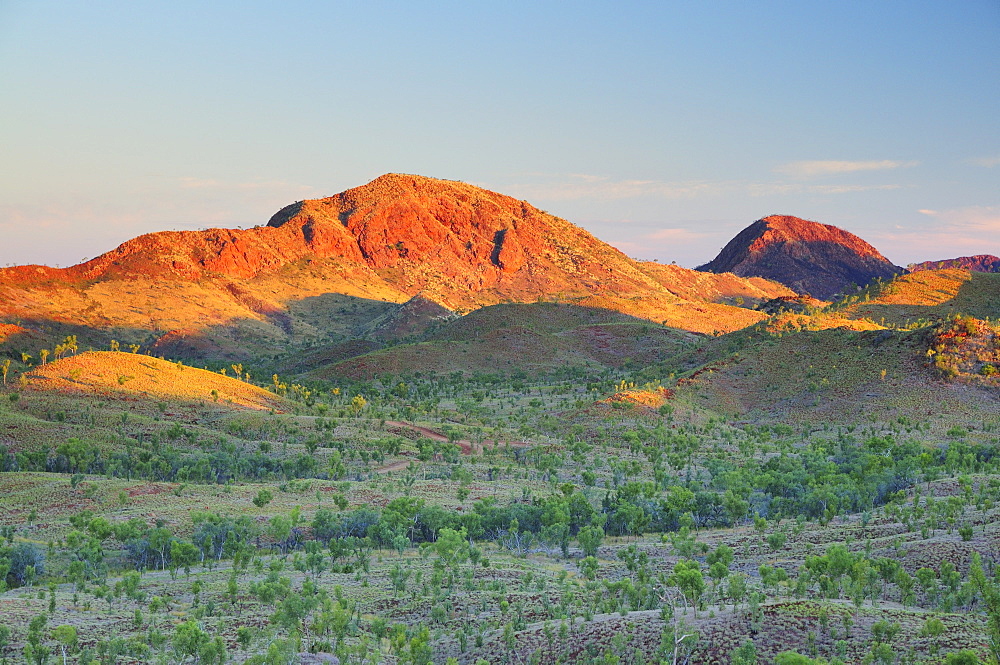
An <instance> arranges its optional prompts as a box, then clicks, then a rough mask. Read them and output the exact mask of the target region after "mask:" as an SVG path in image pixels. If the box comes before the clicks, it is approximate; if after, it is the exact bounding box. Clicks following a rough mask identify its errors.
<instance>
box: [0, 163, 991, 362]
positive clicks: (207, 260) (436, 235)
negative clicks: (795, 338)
mask: <svg viewBox="0 0 1000 665" xmlns="http://www.w3.org/2000/svg"><path fill="white" fill-rule="evenodd" d="M958 261H964V263H963V265H969V266H973V264H974V265H975V266H978V267H985V266H987V264H988V262H987V261H986V257H972V258H969V259H968V260H965V259H961V260H958ZM991 265H992V264H991ZM903 272H904V271H903V269H902V268H899V267H897V266H895V265H893V264H892V263H891V262H889V261H888V260H887V259H886V258H885V257H884V256H882V255H881V254H880V253H879V252H878V251H877V250H876V249H875V248H874V247H872V246H871V245H869V244H868V243H866V242H865V241H864V240H862V239H861V238H858V237H857V236H855V235H853V234H851V233H848V232H847V231H844V230H842V229H839V228H837V227H834V226H830V225H826V224H819V223H817V222H811V221H806V220H803V219H799V218H796V217H790V216H778V215H773V216H768V217H764V218H762V219H760V220H758V221H756V222H754V223H752V224H751V225H750V226H748V227H747V228H746V229H744V230H743V231H742V232H740V233H739V234H738V235H737V236H736V237H734V238H733V239H732V240H731V241H730V242H729V243H728V244H727V245H726V246H725V247H724V248H723V249H722V251H721V252H720V254H719V255H718V257H716V258H715V259H714V260H713V261H711V262H709V263H708V264H705V265H704V266H701V267H700V268H699V269H697V270H689V269H686V268H682V267H680V266H677V265H664V264H660V263H657V262H648V261H638V260H635V259H632V258H629V257H628V256H626V255H625V254H623V253H622V252H620V251H619V250H617V249H615V248H613V247H611V246H610V245H608V244H607V243H605V242H602V241H601V240H599V239H597V238H595V237H594V236H593V235H591V234H590V233H588V232H586V231H585V230H583V229H581V228H579V227H577V226H575V225H573V224H571V223H570V222H568V221H566V220H564V219H561V218H559V217H556V216H554V215H551V214H549V213H547V212H545V211H542V210H539V209H538V208H536V207H534V206H533V205H531V204H530V203H528V202H527V201H522V200H519V199H515V198H512V197H510V196H505V195H503V194H499V193H496V192H492V191H489V190H486V189H482V188H479V187H475V186H472V185H469V184H466V183H462V182H456V181H449V180H440V179H435V178H428V177H423V176H416V175H405V174H387V175H383V176H381V177H379V178H376V179H375V180H373V181H372V182H370V183H368V184H366V185H363V186H360V187H356V188H353V189H349V190H347V191H344V192H341V193H340V194H336V195H334V196H330V197H327V198H322V199H315V200H307V201H299V202H297V203H294V204H291V205H289V206H286V207H284V208H282V209H281V210H279V211H278V212H276V213H275V214H274V215H273V216H272V217H271V219H270V220H269V221H268V222H267V223H266V224H265V225H261V226H257V227H254V228H249V229H245V230H241V229H209V230H204V231H184V232H172V231H171V232H160V233H151V234H147V235H143V236H139V237H137V238H134V239H132V240H129V241H128V242H125V243H123V244H122V245H121V246H119V247H117V248H116V249H114V250H111V251H109V252H107V253H105V254H102V255H101V256H98V257H97V258H95V259H93V260H90V261H87V262H85V263H82V264H79V265H76V266H72V267H68V268H61V269H60V268H49V267H45V266H17V267H12V268H5V269H2V270H0V321H4V322H6V323H5V324H4V327H3V329H2V330H0V337H2V338H3V339H4V340H6V343H7V346H8V348H11V349H16V348H19V345H20V346H27V345H34V346H37V345H40V344H43V343H45V342H46V341H49V340H52V341H53V343H55V340H58V339H61V338H62V336H64V335H67V334H74V335H78V336H79V338H80V339H81V340H82V341H83V343H84V344H87V345H90V346H94V347H102V346H105V345H107V344H108V343H110V340H112V339H115V340H117V341H118V342H120V343H124V344H137V345H139V346H140V347H141V348H145V349H147V350H149V351H151V352H153V353H155V354H157V355H163V356H166V357H174V358H188V359H202V360H216V361H222V360H224V361H231V360H236V361H243V360H250V359H252V358H260V357H276V356H279V355H281V354H283V353H287V352H289V351H290V350H291V349H310V350H311V351H310V353H313V352H316V353H318V356H317V358H318V359H319V360H321V361H322V362H344V361H347V360H349V359H350V358H353V357H357V356H359V355H364V354H368V353H372V352H375V351H378V350H379V349H381V348H383V347H388V346H392V345H394V344H398V343H399V342H405V341H424V342H427V343H431V342H432V341H434V340H435V339H436V340H437V342H435V343H444V342H445V340H447V339H448V335H449V334H450V333H447V332H434V331H435V330H440V329H441V328H442V326H447V325H448V322H449V321H451V320H454V319H456V317H460V316H462V315H465V314H467V313H469V312H475V311H477V310H480V309H482V308H488V307H493V306H498V305H503V304H507V305H513V304H522V305H529V304H535V303H543V302H549V303H563V304H569V305H573V306H576V307H582V308H589V309H588V310H587V311H595V312H611V313H614V317H617V318H614V317H612V318H613V319H614V321H612V320H611V319H608V318H607V316H605V315H604V314H602V315H601V316H599V317H597V318H598V319H600V320H601V321H602V323H601V325H605V324H607V325H611V324H612V323H614V324H615V325H624V324H625V323H627V322H632V323H640V322H646V323H648V322H654V323H656V324H660V325H663V326H666V327H667V328H669V329H673V330H677V331H679V332H681V333H696V334H721V333H727V332H732V331H735V330H739V329H743V328H746V327H748V326H751V325H754V324H756V323H759V322H762V321H764V320H765V319H767V318H768V317H769V316H771V315H772V314H773V313H774V312H776V311H781V310H798V311H802V310H803V308H809V307H812V308H815V307H818V306H821V305H823V304H825V303H826V302H828V301H830V300H833V299H836V298H839V297H842V296H845V295H850V294H851V293H856V292H858V289H860V288H861V287H863V286H864V285H866V284H868V283H870V282H872V281H873V280H891V279H892V278H893V277H895V276H897V275H899V274H901V273H903ZM541 311H542V310H539V309H538V308H534V309H532V308H522V309H520V310H518V312H519V316H525V317H527V319H529V320H530V319H533V318H534V319H537V318H538V317H540V316H542V315H541V314H540V313H539V312H541ZM550 313H551V312H550ZM509 318H510V317H509V315H508V314H505V315H504V316H501V317H499V319H497V317H495V316H493V315H489V316H487V315H484V316H481V317H478V318H477V319H476V320H477V321H480V322H482V325H484V326H487V327H489V326H491V325H494V324H495V321H496V320H503V321H507V320H508V319H509ZM595 320H596V319H595ZM491 321H492V322H494V323H490V322H491ZM580 321H581V322H582V321H583V319H581V320H580ZM505 325H506V324H505ZM574 325H576V324H574ZM567 330H568V329H567ZM518 334H520V333H518ZM546 334H569V333H568V332H566V330H563V331H562V332H558V331H555V330H550V331H549V332H548V333H546ZM574 334H576V333H574ZM435 336H436V337H435ZM516 337H517V335H514V337H512V338H511V339H513V338H516ZM581 339H590V340H591V341H592V342H593V344H594V345H597V346H592V348H591V347H588V348H590V350H589V351H586V352H585V353H584V356H585V357H586V358H590V359H592V358H594V357H605V358H606V356H604V355H602V353H603V352H602V351H600V348H602V347H600V345H598V344H597V342H596V341H594V338H592V336H588V335H583V336H582V337H581ZM677 339H679V338H671V339H670V340H661V342H663V343H664V344H666V347H665V348H671V349H672V348H674V345H675V343H676V342H677ZM535 342H536V343H537V344H540V345H542V346H544V345H546V344H548V345H549V346H552V344H553V343H554V340H553V339H547V340H535ZM602 343H603V342H602ZM615 344H618V342H615ZM659 344H660V342H656V343H655V344H654V347H655V348H660V347H659V346H658V345H659ZM559 346H560V345H559V344H555V346H554V347H552V348H558V347H559ZM626 355H627V354H626ZM641 355H642V354H639V356H641ZM654 355H655V354H654ZM564 360H565V358H563V357H561V356H560V360H558V362H562V361H564ZM619 360H621V359H619ZM614 362H619V361H614ZM614 362H613V363H612V364H614ZM376 364H377V365H378V363H376ZM356 369H357V368H356V367H355V369H354V370H352V371H356Z"/></svg>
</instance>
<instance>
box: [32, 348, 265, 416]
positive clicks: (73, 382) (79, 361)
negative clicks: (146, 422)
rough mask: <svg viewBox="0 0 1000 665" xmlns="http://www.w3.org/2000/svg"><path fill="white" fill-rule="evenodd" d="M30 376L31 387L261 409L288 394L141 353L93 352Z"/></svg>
mask: <svg viewBox="0 0 1000 665" xmlns="http://www.w3.org/2000/svg"><path fill="white" fill-rule="evenodd" d="M26 378H27V380H28V388H29V389H30V390H40V391H49V390H51V391H59V392H62V393H69V394H76V395H94V396H100V397H104V398H111V399H119V400H136V399H157V400H169V401H182V402H189V401H201V402H206V401H211V402H218V403H220V404H226V405H235V406H240V407H244V408H248V409H258V410H270V409H276V410H281V409H282V408H283V406H284V400H283V399H281V398H280V397H278V396H277V395H274V394H272V393H270V392H268V391H266V390H264V389H263V388H260V387H258V386H255V385H252V384H250V383H246V382H244V381H240V380H238V379H234V378H231V377H227V376H223V375H222V374H218V373H216V372H210V371H208V370H204V369H198V368H196V367H188V366H186V365H183V364H181V363H175V362H170V361H167V360H160V359H159V358H152V357H150V356H144V355H140V354H136V353H121V352H114V351H88V352H85V353H81V354H79V355H74V356H68V357H66V358H62V359H61V360H56V361H53V362H50V363H47V364H45V365H41V366H40V367H36V368H35V369H33V370H32V371H30V372H28V373H27V375H26Z"/></svg>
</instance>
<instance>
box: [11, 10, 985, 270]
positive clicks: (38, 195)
mask: <svg viewBox="0 0 1000 665" xmlns="http://www.w3.org/2000/svg"><path fill="white" fill-rule="evenodd" d="M998 34H1000V3H998V2H997V1H996V0H963V1H962V2H943V1H942V2H918V1H909V2H890V1H878V2H871V1H868V2H848V1H837V2H825V1H822V0H816V1H810V2H801V1H797V2H766V1H765V2H712V1H706V2H648V3H647V2H616V3H612V2H576V3H563V2H544V1H540V0H536V1H534V2H506V3H483V2H468V1H465V2H428V3H412V2H346V1H345V2H284V3H263V2H213V3H201V2H198V3H195V2H183V1H173V2H163V3H160V2H102V1H100V0H95V1H88V2H47V1H45V0H35V1H31V2H26V1H18V0H0V166H2V169H3V173H4V177H3V178H0V238H2V242H0V265H2V264H8V263H19V264H20V263H45V264H49V265H69V264H72V263H76V262H79V261H80V260H82V259H84V258H89V257H93V256H95V255H97V254H99V253H100V252H102V251H106V250H108V249H111V248H113V247H114V246H115V245H117V244H118V243H120V242H123V241H125V240H127V239H128V238H130V237H133V236H135V235H138V234H141V233H146V232H151V231H157V230H165V229H181V230H183V229H199V228H207V227H210V226H230V227H232V226H253V225H255V224H262V223H265V222H266V221H267V219H268V218H269V217H270V215H271V214H272V213H273V212H275V211H276V210H277V209H278V208H280V207H282V206H283V205H285V204H287V203H290V202H292V201H296V200H299V199H303V198H313V197H319V196H326V195H330V194H334V193H336V192H339V191H342V190H344V189H347V188H349V187H353V186H357V185H360V184H363V183H365V182H368V181H369V180H371V179H373V178H375V177H377V176H378V175H380V174H382V173H386V172H405V173H419V174H422V175H428V176H434V177H440V178H448V179H454V180H463V181H466V182H471V183H474V184H477V185H481V186H484V187H488V188H490V189H493V190H496V191H500V192H503V193H506V194H510V195H512V196H517V197H519V198H524V199H527V200H529V201H530V202H532V203H534V204H535V205H537V206H539V207H541V208H543V209H546V210H548V211H549V212H552V213H554V214H557V215H559V216H561V217H565V218H566V219H568V220H570V221H572V222H574V223H576V224H579V225H581V226H583V227H584V228H587V229H588V230H590V231H591V232H592V233H594V234H595V235H596V236H598V237H599V238H601V239H603V240H605V241H608V242H610V243H612V244H614V245H616V246H617V247H619V248H621V249H622V250H623V251H625V252H626V253H627V254H629V255H631V256H635V257H638V258H643V259H658V260H660V261H664V262H669V261H676V262H677V263H679V264H681V265H685V266H689V267H692V266H694V265H697V264H700V263H702V262H705V261H707V260H709V259H711V258H712V257H713V256H714V255H715V254H716V253H717V252H718V250H719V249H720V248H721V247H722V246H723V245H724V244H725V243H726V242H727V241H728V240H729V239H730V238H731V237H732V236H733V235H734V234H735V233H737V232H738V231H739V230H740V229H741V228H743V227H745V226H746V225H748V224H749V223H751V222H752V221H754V220H755V219H758V218H759V217H762V216H764V215H767V214H771V213H781V214H791V215H797V216H800V217H804V218H807V219H812V220H815V221H820V222H824V223H829V224H835V225H837V226H841V227H843V228H845V229H848V230H849V231H852V232H854V233H857V234H858V235H860V236H861V237H863V238H864V239H866V240H868V241H869V242H871V243H872V244H874V245H875V246H876V247H878V248H879V249H880V250H881V251H882V252H883V253H884V254H885V255H886V256H887V257H888V258H890V259H891V260H893V261H895V262H896V263H898V264H903V265H905V264H906V263H909V262H911V261H919V260H925V259H941V258H949V257H951V256H957V255H960V254H970V253H993V254H1000V122H998V118H1000V39H997V35H998Z"/></svg>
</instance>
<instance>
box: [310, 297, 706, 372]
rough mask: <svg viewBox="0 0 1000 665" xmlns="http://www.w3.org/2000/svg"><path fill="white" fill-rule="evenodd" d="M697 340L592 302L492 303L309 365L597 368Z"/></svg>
mask: <svg viewBox="0 0 1000 665" xmlns="http://www.w3.org/2000/svg"><path fill="white" fill-rule="evenodd" d="M697 338H698V336H697V335H694V334H692V333H689V332H685V331H681V330H675V329H672V328H665V327H663V326H660V325H656V324H654V323H651V322H649V321H646V320H643V319H640V318H636V317H631V316H627V315H625V314H621V313H619V312H616V311H613V310H608V309H601V308H597V307H582V306H578V305H568V304H557V303H536V304H504V305H493V306H490V307H484V308H482V309H479V310H476V311H474V312H472V313H470V314H467V315H466V316H463V317H461V318H458V319H454V320H451V321H448V322H445V323H442V324H440V325H439V326H438V327H437V328H435V329H434V330H432V331H431V332H429V333H428V334H427V335H426V336H424V338H423V339H422V340H421V341H419V342H416V343H412V344H402V345H396V346H390V347H388V348H385V349H379V350H377V351H373V352H371V353H366V354H363V355H359V356H356V357H353V358H349V359H346V360H340V361H338V362H335V363H333V364H330V365H327V366H324V367H320V368H318V369H315V370H313V371H312V372H311V373H310V376H313V377H317V378H335V377H338V376H349V377H354V378H364V377H373V376H378V375H385V374H393V375H399V374H413V373H416V372H420V373H422V374H432V373H439V374H450V373H452V372H461V373H463V374H474V373H500V374H512V373H515V372H522V373H523V372H529V373H537V372H540V373H550V372H553V371H555V370H564V369H570V368H576V369H583V368H588V369H591V370H596V371H601V370H602V369H607V368H623V367H626V366H630V367H639V366H642V365H646V364H649V363H653V362H657V361H659V360H663V359H665V358H667V357H670V356H673V355H675V354H677V353H678V352H679V351H681V350H682V349H684V348H685V347H686V346H687V345H689V344H691V343H693V341H694V340H696V339H697ZM317 357H318V356H317Z"/></svg>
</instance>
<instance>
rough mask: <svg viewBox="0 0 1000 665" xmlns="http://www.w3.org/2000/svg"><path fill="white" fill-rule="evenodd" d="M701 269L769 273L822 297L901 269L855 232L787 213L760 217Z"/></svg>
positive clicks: (830, 297)
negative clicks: (786, 214) (790, 215)
mask: <svg viewBox="0 0 1000 665" xmlns="http://www.w3.org/2000/svg"><path fill="white" fill-rule="evenodd" d="M698 270H705V271H708V272H715V273H725V272H731V273H733V274H735V275H739V276H741V277H764V278H767V279H772V280H774V281H776V282H780V283H782V284H784V285H786V286H788V287H789V288H790V289H792V290H794V291H796V292H798V293H804V294H808V295H811V296H814V297H816V298H820V299H823V300H833V299H835V298H836V297H837V296H839V295H843V294H844V293H845V292H847V291H848V290H849V289H851V288H852V287H855V286H864V285H866V284H868V283H869V282H871V281H872V280H874V279H891V278H892V277H894V276H895V275H898V274H899V273H901V272H902V269H901V268H899V267H898V266H895V265H893V264H892V263H891V262H890V261H889V260H888V259H886V258H885V257H884V256H882V255H881V254H880V253H879V252H878V250H877V249H875V248H874V247H872V246H871V245H869V244H868V243H867V242H865V241H864V240H862V239H861V238H859V237H857V236H856V235H854V234H853V233H849V232H847V231H844V230H843V229H839V228H837V227H835V226H831V225H829V224H819V223H817V222H809V221H806V220H804V219H799V218H798V217H788V216H785V215H772V216H770V217H764V218H763V219H759V220H757V221H756V222H754V223H753V224H751V225H750V226H748V227H747V228H745V229H743V230H742V231H740V233H739V234H738V235H737V236H736V237H735V238H733V239H732V240H731V241H729V243H728V244H727V245H726V246H725V247H724V248H723V249H722V251H721V252H720V253H719V255H718V256H717V257H715V258H714V259H713V260H711V261H709V262H708V263H706V264H705V265H702V266H699V267H698Z"/></svg>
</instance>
